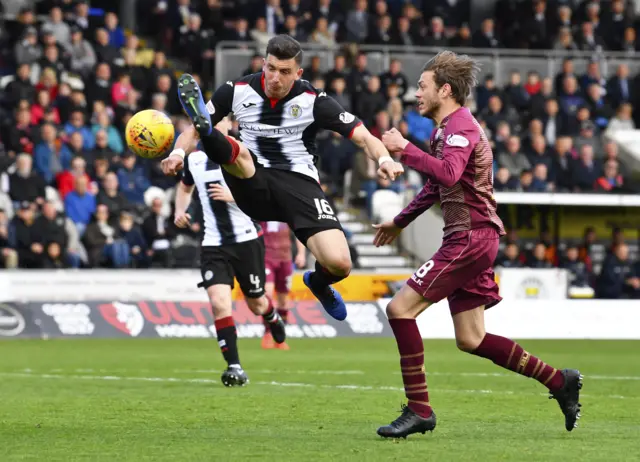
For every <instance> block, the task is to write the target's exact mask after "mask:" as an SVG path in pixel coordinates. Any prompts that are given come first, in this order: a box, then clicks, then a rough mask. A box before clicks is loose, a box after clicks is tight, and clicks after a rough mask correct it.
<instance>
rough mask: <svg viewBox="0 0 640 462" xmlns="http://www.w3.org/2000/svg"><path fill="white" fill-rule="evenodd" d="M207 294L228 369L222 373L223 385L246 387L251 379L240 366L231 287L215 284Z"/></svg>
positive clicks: (208, 289) (209, 288)
mask: <svg viewBox="0 0 640 462" xmlns="http://www.w3.org/2000/svg"><path fill="white" fill-rule="evenodd" d="M207 294H208V295H209V300H210V301H211V307H212V309H213V318H214V320H215V327H216V333H217V335H218V345H219V346H220V351H221V352H222V356H223V357H224V360H225V361H226V362H227V369H226V370H225V371H224V372H223V373H222V377H221V380H222V383H223V384H224V385H225V386H227V387H235V386H244V385H246V384H247V383H248V382H249V378H248V377H247V374H246V373H245V371H244V369H243V368H242V366H241V365H240V355H239V354H238V334H237V332H236V326H235V323H234V322H233V316H232V311H231V303H232V302H231V286H230V285H228V284H215V285H212V286H210V287H207Z"/></svg>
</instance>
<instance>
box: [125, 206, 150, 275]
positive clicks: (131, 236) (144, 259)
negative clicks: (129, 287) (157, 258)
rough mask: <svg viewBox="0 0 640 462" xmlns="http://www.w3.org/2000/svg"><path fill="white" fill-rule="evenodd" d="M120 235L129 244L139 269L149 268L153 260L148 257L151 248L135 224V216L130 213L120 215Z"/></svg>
mask: <svg viewBox="0 0 640 462" xmlns="http://www.w3.org/2000/svg"><path fill="white" fill-rule="evenodd" d="M120 235H121V236H122V239H124V240H125V241H127V244H129V249H130V254H131V260H132V261H133V262H134V263H135V266H136V267H137V268H147V267H149V265H150V264H151V259H150V258H149V256H148V255H147V251H148V250H149V247H148V246H147V241H146V240H145V239H144V236H143V235H142V231H141V230H140V228H139V227H138V226H136V225H135V224H134V222H133V216H132V215H131V214H130V213H128V212H123V213H121V214H120Z"/></svg>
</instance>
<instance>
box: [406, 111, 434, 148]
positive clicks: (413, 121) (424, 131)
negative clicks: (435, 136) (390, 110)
mask: <svg viewBox="0 0 640 462" xmlns="http://www.w3.org/2000/svg"><path fill="white" fill-rule="evenodd" d="M406 119H407V124H409V133H411V135H412V136H414V137H415V138H416V139H418V140H420V141H422V142H423V143H425V142H428V141H429V138H430V137H431V133H432V132H433V128H434V124H433V120H431V119H429V118H427V117H422V116H421V115H420V114H419V113H418V111H416V110H415V109H412V110H411V111H409V112H408V113H407V116H406Z"/></svg>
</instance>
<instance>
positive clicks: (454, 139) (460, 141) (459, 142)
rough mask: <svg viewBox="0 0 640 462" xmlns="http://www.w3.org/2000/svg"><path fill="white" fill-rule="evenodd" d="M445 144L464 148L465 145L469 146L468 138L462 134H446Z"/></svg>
mask: <svg viewBox="0 0 640 462" xmlns="http://www.w3.org/2000/svg"><path fill="white" fill-rule="evenodd" d="M447 144H448V145H449V146H457V147H459V148H466V147H467V146H469V140H468V139H466V138H465V137H464V136H462V135H449V136H447Z"/></svg>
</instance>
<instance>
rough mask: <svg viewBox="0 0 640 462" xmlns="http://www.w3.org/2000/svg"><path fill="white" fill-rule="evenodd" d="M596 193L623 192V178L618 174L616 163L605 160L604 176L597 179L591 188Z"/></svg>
mask: <svg viewBox="0 0 640 462" xmlns="http://www.w3.org/2000/svg"><path fill="white" fill-rule="evenodd" d="M593 189H594V190H595V191H596V192H614V193H620V192H624V191H625V188H624V178H623V177H622V175H621V174H620V171H619V168H618V161H616V160H613V159H611V160H607V161H606V162H605V163H604V174H603V175H602V176H601V177H600V178H598V179H597V180H596V182H595V184H594V186H593Z"/></svg>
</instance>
